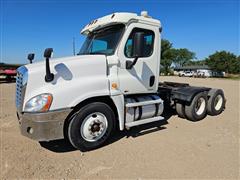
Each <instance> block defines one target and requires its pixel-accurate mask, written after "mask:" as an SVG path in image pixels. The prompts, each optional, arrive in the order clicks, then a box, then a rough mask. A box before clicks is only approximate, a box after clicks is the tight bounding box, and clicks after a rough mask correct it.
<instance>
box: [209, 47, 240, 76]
mask: <svg viewBox="0 0 240 180" xmlns="http://www.w3.org/2000/svg"><path fill="white" fill-rule="evenodd" d="M206 63H207V65H208V66H209V67H210V68H211V69H212V70H214V71H218V72H219V71H224V72H227V73H233V74H236V73H239V72H240V61H239V58H238V57H237V56H236V55H234V54H233V53H231V52H227V51H216V52H215V53H214V54H212V55H210V56H209V57H208V58H207V59H206Z"/></svg>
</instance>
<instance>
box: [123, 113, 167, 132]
mask: <svg viewBox="0 0 240 180" xmlns="http://www.w3.org/2000/svg"><path fill="white" fill-rule="evenodd" d="M160 120H164V117H162V116H157V117H152V118H147V119H142V120H138V121H133V122H128V123H126V124H125V127H126V128H127V129H129V128H130V127H133V126H138V125H141V124H147V123H151V122H155V121H160Z"/></svg>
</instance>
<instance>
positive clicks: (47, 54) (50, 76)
mask: <svg viewBox="0 0 240 180" xmlns="http://www.w3.org/2000/svg"><path fill="white" fill-rule="evenodd" d="M52 52H53V48H47V49H45V51H44V57H45V58H46V76H45V81H46V82H51V81H52V80H53V79H54V74H53V73H51V70H50V65H49V58H50V57H51V56H52Z"/></svg>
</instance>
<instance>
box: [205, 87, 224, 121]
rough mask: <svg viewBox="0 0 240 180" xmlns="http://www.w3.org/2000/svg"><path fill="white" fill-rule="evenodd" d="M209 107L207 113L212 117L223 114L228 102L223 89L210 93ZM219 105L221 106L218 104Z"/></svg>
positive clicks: (213, 90)
mask: <svg viewBox="0 0 240 180" xmlns="http://www.w3.org/2000/svg"><path fill="white" fill-rule="evenodd" d="M208 96H209V99H208V105H207V113H208V114H209V115H211V116H216V115H218V114H221V113H222V112H223V110H224V109H225V104H226V100H225V97H224V93H223V90H221V89H211V90H210V91H209V92H208ZM216 103H219V104H216Z"/></svg>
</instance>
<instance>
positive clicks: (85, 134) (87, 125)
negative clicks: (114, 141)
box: [68, 102, 116, 151]
mask: <svg viewBox="0 0 240 180" xmlns="http://www.w3.org/2000/svg"><path fill="white" fill-rule="evenodd" d="M115 124H116V122H115V115H114V112H113V111H112V109H111V108H110V107H109V106H108V105H107V104H105V103H101V102H96V103H91V104H88V105H86V106H84V107H83V108H81V109H80V110H79V111H78V112H77V113H76V114H75V116H74V117H73V118H72V120H71V122H70V123H69V126H68V138H69V141H70V142H71V144H72V145H73V146H74V147H75V148H77V149H79V150H82V151H86V150H92V149H95V148H98V147H100V146H102V145H103V144H104V143H105V142H106V141H107V139H108V138H109V136H110V135H111V134H112V132H113V130H114V129H115Z"/></svg>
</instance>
